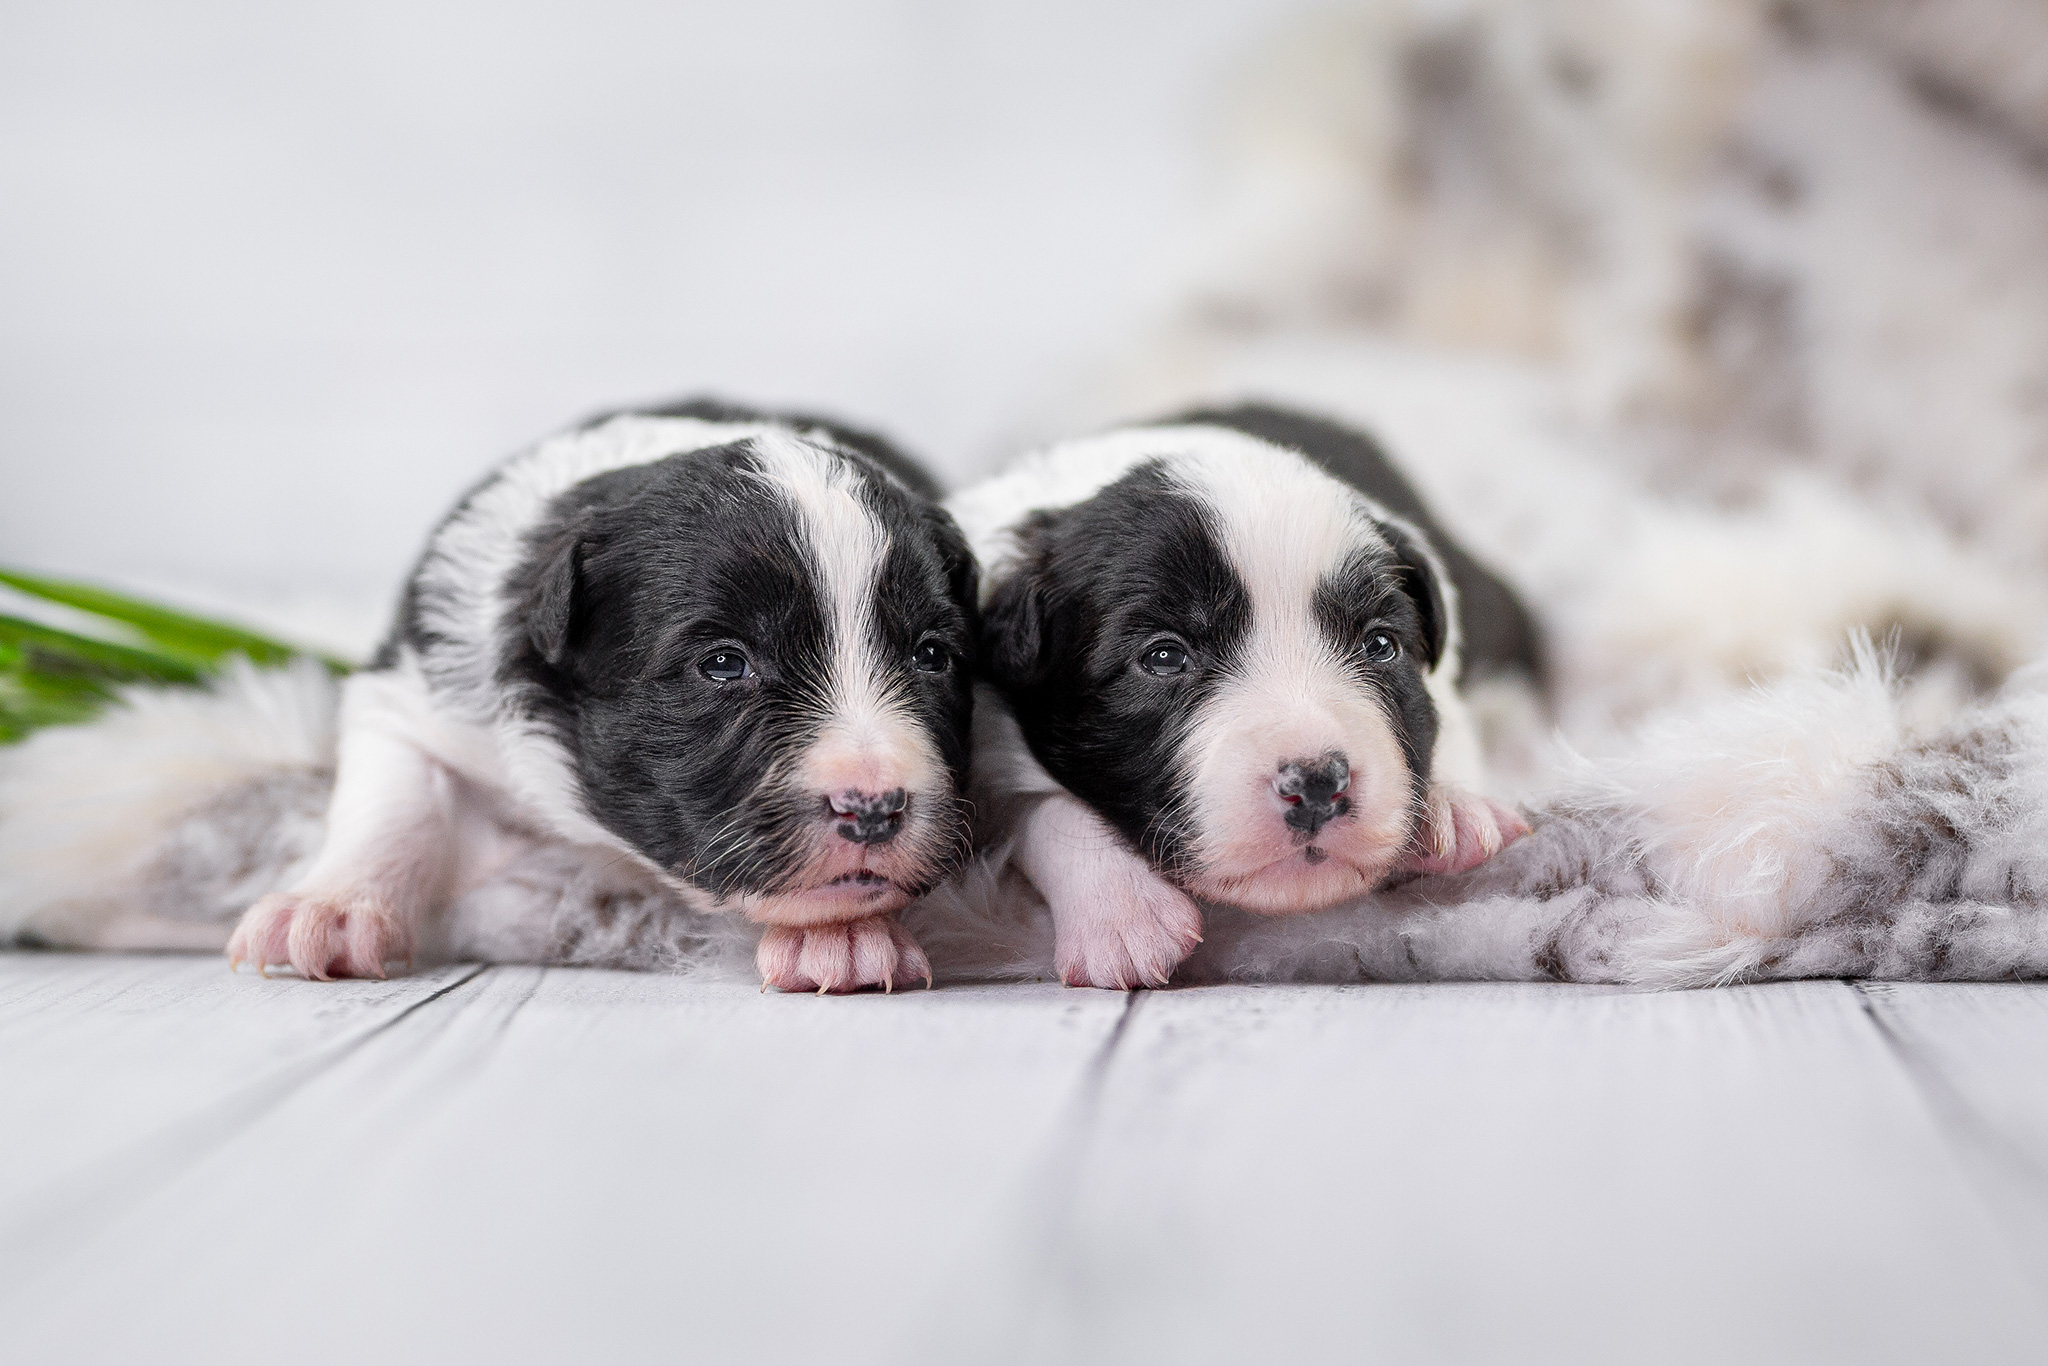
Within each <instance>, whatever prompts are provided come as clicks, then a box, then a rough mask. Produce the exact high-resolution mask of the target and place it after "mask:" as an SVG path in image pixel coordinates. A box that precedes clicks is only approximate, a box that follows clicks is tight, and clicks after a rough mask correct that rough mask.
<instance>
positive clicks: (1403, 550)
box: [1379, 521, 1451, 669]
mask: <svg viewBox="0 0 2048 1366" xmlns="http://www.w3.org/2000/svg"><path fill="white" fill-rule="evenodd" d="M1379 528H1380V534H1381V535H1383V536H1385V537H1386V538H1387V544H1389V545H1391V546H1393V548H1394V558H1395V570H1394V572H1395V573H1396V574H1397V575H1398V576H1399V577H1400V581H1401V591H1402V592H1404V593H1406V594H1407V595H1408V596H1409V598H1410V599H1412V600H1413V601H1414V603H1415V610H1416V611H1417V612H1419V613H1421V614H1422V641H1423V645H1424V647H1425V648H1426V649H1427V651H1428V655H1429V667H1430V668H1432V669H1434V668H1435V667H1436V666H1437V664H1438V662H1439V661H1441V660H1442V659H1443V657H1444V650H1445V649H1446V648H1447V647H1448V646H1449V644H1450V635H1451V614H1450V609H1449V608H1448V607H1447V606H1446V605H1445V603H1444V589H1443V583H1442V576H1443V568H1442V566H1441V564H1440V563H1439V562H1438V560H1437V558H1436V556H1435V555H1434V554H1432V553H1431V552H1430V550H1429V549H1428V543H1427V542H1426V541H1424V540H1423V539H1422V533H1421V532H1419V531H1417V530H1416V529H1415V528H1413V527H1411V526H1409V525H1407V524H1406V523H1404V522H1395V521H1382V522H1380V523H1379Z"/></svg>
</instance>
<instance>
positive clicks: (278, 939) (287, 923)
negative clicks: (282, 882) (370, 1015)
mask: <svg viewBox="0 0 2048 1366" xmlns="http://www.w3.org/2000/svg"><path fill="white" fill-rule="evenodd" d="M412 948H413V941H412V928H411V926H410V925H408V924H407V923H406V922H405V921H404V919H403V918H401V917H400V916H399V915H398V914H397V913H396V912H394V911H393V910H392V909H391V908H390V906H388V905H387V904H385V903H384V902H383V901H382V900H380V899H378V898H376V897H372V896H361V895H358V896H348V895H342V896H322V895H315V894H310V893H302V892H274V893H272V894H271V895H269V896H266V897H264V898H263V899H262V900H261V901H258V902H257V903H256V904H255V905H254V906H251V907H250V908H249V909H248V911H247V912H246V913H244V914H243V916H242V922H241V924H239V925H237V926H236V927H235V933H234V937H233V938H231V939H230V940H228V966H230V967H239V966H241V964H243V963H253V964H255V965H256V970H257V971H258V972H261V971H263V970H264V969H265V968H268V967H270V966H272V965H278V966H289V967H290V968H292V969H293V970H294V971H295V972H297V973H298V974H299V975H300V976H301V977H308V978H311V979H313V980H314V981H319V982H325V981H330V980H332V979H333V978H336V977H383V976H385V975H386V965H387V964H391V963H402V964H410V963H411V961H412Z"/></svg>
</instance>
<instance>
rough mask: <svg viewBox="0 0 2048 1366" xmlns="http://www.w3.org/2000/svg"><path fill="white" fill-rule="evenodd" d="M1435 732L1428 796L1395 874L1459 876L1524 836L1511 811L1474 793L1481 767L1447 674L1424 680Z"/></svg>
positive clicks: (1475, 739) (1464, 710)
mask: <svg viewBox="0 0 2048 1366" xmlns="http://www.w3.org/2000/svg"><path fill="white" fill-rule="evenodd" d="M1428 686H1429V689H1430V693H1431V695H1432V696H1433V697H1434V699H1435V701H1436V706H1437V717H1438V722H1439V729H1438V732H1437V741H1436V754H1435V758H1434V763H1433V766H1432V773H1431V779H1432V781H1431V782H1430V785H1429V791H1428V794H1427V795H1426V796H1425V797H1424V798H1423V804H1422V818H1421V819H1420V820H1419V821H1417V822H1416V825H1415V836H1414V838H1413V839H1412V840H1411V841H1410V842H1409V845H1408V848H1407V850H1406V851H1405V852H1404V853H1403V854H1402V856H1401V859H1400V861H1399V862H1398V863H1396V864H1395V865H1394V868H1393V870H1392V871H1393V872H1395V873H1462V872H1464V871H1465V870H1466V869H1468V868H1477V867H1478V866H1479V865H1480V864H1482V863H1484V862H1486V861H1487V860H1488V859H1490V858H1492V857H1493V856H1494V855H1495V854H1498V853H1499V852H1500V851H1501V850H1502V849H1505V848H1506V847H1507V846H1508V845H1510V844H1513V843H1514V842H1515V841H1516V840H1518V839H1520V838H1521V837H1522V836H1524V835H1526V834H1528V833H1529V823H1528V822H1527V821H1525V820H1523V819H1522V817H1521V816H1520V815H1519V814H1518V813H1517V812H1516V811H1515V810H1514V808H1513V807H1510V806H1507V805H1504V804H1503V803H1500V802H1497V801H1495V800H1493V798H1491V797H1483V796H1481V795H1480V794H1479V791H1478V788H1479V775H1480V774H1481V773H1482V772H1483V771H1484V767H1485V766H1484V763H1483V761H1482V759H1481V757H1480V750H1479V727H1478V726H1477V724H1476V723H1475V722H1474V721H1473V719H1472V711H1471V708H1469V707H1467V706H1466V705H1465V699H1464V697H1463V696H1462V695H1460V694H1459V693H1458V692H1457V691H1456V690H1455V689H1454V688H1453V687H1452V686H1451V683H1450V678H1449V672H1448V670H1439V671H1438V672H1437V673H1436V674H1433V675H1431V677H1430V678H1429V680H1428Z"/></svg>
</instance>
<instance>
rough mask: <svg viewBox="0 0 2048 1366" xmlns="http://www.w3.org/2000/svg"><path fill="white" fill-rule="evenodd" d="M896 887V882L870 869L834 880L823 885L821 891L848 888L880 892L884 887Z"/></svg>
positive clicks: (863, 869)
mask: <svg viewBox="0 0 2048 1366" xmlns="http://www.w3.org/2000/svg"><path fill="white" fill-rule="evenodd" d="M895 885H896V884H895V883H894V882H892V881H890V880H889V879H888V878H885V877H883V876H882V875H881V874H880V873H876V872H870V871H869V870H868V869H866V868H862V869H860V870H859V871H858V872H852V873H848V874H846V875H845V876H843V877H835V878H833V879H832V880H831V881H830V882H827V883H824V884H822V885H821V887H820V888H819V890H821V891H822V890H824V888H825V887H846V888H853V889H860V888H871V889H873V890H875V891H880V890H881V889H882V888H884V887H894V886H895Z"/></svg>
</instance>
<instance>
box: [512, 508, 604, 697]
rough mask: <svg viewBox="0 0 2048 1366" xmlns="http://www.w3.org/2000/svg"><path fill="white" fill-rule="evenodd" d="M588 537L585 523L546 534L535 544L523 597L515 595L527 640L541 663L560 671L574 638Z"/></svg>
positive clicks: (571, 522) (577, 520) (582, 520)
mask: <svg viewBox="0 0 2048 1366" xmlns="http://www.w3.org/2000/svg"><path fill="white" fill-rule="evenodd" d="M588 532H589V520H588V519H587V518H585V517H572V518H570V519H568V520H567V521H564V522H560V523H557V524H556V525H554V526H551V527H549V528H547V529H546V531H545V532H544V534H543V535H542V536H541V537H540V538H539V539H538V540H537V541H536V542H535V543H534V546H533V554H532V556H531V558H530V559H529V560H528V569H527V574H526V580H527V581H526V583H525V584H524V585H522V588H523V590H524V591H522V592H520V593H518V594H516V595H515V600H516V601H517V602H518V603H519V604H520V608H521V611H522V612H523V614H524V616H525V618H526V622H525V625H526V638H527V639H528V640H530V641H531V642H533V648H534V650H535V651H536V652H537V653H538V654H539V655H540V657H541V658H542V659H544V660H546V661H547V662H548V663H549V664H550V665H551V666H553V667H554V668H557V669H559V668H561V667H562V665H563V663H564V662H565V661H566V660H567V659H568V657H569V646H570V644H571V643H572V641H573V640H574V638H575V632H576V609H577V606H578V604H579V602H580V601H581V599H582V586H583V555H584V550H585V542H586V538H587V535H588Z"/></svg>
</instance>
